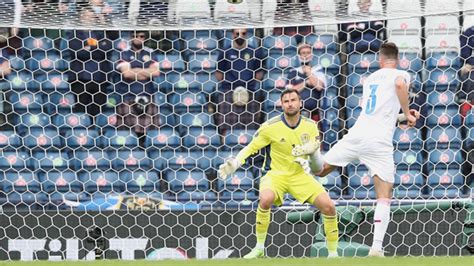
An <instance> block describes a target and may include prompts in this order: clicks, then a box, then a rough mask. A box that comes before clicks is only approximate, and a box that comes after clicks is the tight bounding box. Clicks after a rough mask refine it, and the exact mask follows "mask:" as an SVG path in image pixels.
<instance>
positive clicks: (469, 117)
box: [464, 108, 474, 127]
mask: <svg viewBox="0 0 474 266" xmlns="http://www.w3.org/2000/svg"><path fill="white" fill-rule="evenodd" d="M464 124H465V125H466V126H467V127H474V108H473V109H471V110H470V111H469V112H468V113H467V114H466V118H465V119H464Z"/></svg>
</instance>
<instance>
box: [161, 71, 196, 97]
mask: <svg viewBox="0 0 474 266" xmlns="http://www.w3.org/2000/svg"><path fill="white" fill-rule="evenodd" d="M170 83H171V85H172V91H174V92H176V93H183V92H193V93H197V92H201V91H202V84H199V82H197V76H196V74H195V73H192V72H183V73H180V75H179V76H178V78H177V79H176V80H171V81H170ZM163 92H165V93H168V92H169V91H163Z"/></svg>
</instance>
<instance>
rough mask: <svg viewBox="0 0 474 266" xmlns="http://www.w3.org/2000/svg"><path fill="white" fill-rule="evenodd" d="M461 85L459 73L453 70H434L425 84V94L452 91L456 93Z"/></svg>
mask: <svg viewBox="0 0 474 266" xmlns="http://www.w3.org/2000/svg"><path fill="white" fill-rule="evenodd" d="M458 84H459V79H458V78H457V73H456V71H455V70H453V69H445V70H441V69H434V70H432V71H430V72H429V74H428V79H427V80H426V84H425V89H424V90H425V92H426V93H430V92H431V91H433V90H436V91H445V90H451V91H454V90H455V89H456V88H457V86H458Z"/></svg>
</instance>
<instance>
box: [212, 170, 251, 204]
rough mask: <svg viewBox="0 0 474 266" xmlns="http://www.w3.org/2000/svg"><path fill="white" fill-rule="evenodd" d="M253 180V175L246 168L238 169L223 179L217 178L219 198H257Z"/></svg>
mask: <svg viewBox="0 0 474 266" xmlns="http://www.w3.org/2000/svg"><path fill="white" fill-rule="evenodd" d="M254 180H255V177H254V176H253V174H252V172H251V171H248V170H238V171H236V172H235V173H234V174H233V175H232V176H230V177H227V178H226V179H225V180H222V179H219V180H218V181H217V191H219V194H220V196H219V200H222V201H229V200H233V201H241V200H257V195H256V190H255V186H254Z"/></svg>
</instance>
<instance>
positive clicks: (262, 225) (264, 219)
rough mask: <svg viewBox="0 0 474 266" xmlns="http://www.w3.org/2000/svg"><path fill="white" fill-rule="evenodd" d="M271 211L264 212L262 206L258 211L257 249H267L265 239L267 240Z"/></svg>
mask: <svg viewBox="0 0 474 266" xmlns="http://www.w3.org/2000/svg"><path fill="white" fill-rule="evenodd" d="M270 215H271V209H268V210H264V209H262V207H260V205H258V209H257V218H256V222H257V226H256V229H255V231H256V232H257V248H261V249H263V248H264V247H265V239H266V238H267V231H268V226H269V225H270Z"/></svg>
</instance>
